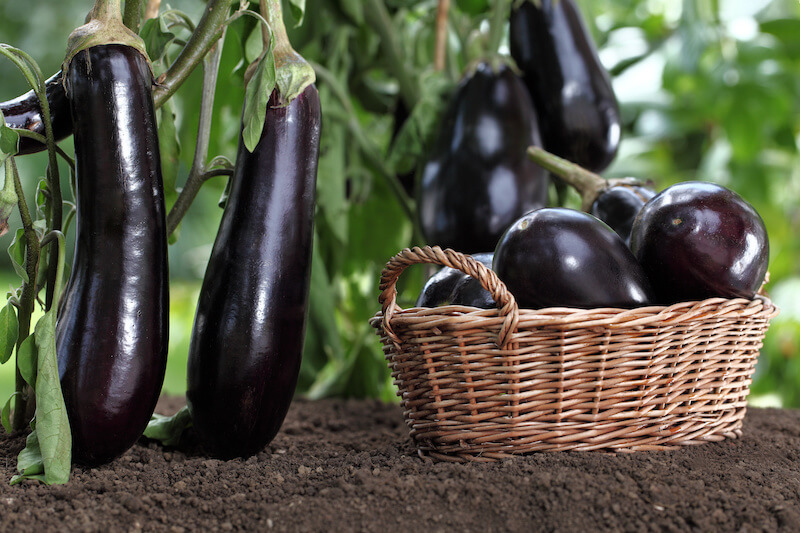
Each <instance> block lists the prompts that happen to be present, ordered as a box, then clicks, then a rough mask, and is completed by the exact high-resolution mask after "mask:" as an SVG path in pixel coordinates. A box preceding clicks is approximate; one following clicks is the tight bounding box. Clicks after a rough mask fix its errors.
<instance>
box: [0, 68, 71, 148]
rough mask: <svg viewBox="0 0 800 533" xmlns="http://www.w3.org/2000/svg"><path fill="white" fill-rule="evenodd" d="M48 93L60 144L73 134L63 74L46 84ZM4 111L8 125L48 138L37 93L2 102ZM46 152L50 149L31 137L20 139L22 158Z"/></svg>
mask: <svg viewBox="0 0 800 533" xmlns="http://www.w3.org/2000/svg"><path fill="white" fill-rule="evenodd" d="M45 94H46V95H47V102H48V104H50V119H51V120H52V121H53V136H54V137H55V140H56V142H58V141H60V140H62V139H64V138H65V137H69V136H70V135H71V134H72V114H71V113H70V109H69V101H68V100H67V94H66V91H65V89H64V84H63V75H62V73H61V71H58V72H57V73H56V74H54V75H53V76H51V77H50V78H48V79H47V81H46V82H45ZM0 111H2V112H3V116H4V117H5V121H6V126H8V127H10V128H20V129H25V130H29V131H32V132H34V133H38V134H40V135H45V128H44V119H43V118H42V108H41V106H40V105H39V99H38V98H37V97H36V94H35V93H34V92H33V91H28V92H27V93H25V94H23V95H22V96H19V97H17V98H14V99H13V100H8V101H6V102H0ZM46 149H47V146H46V145H44V144H42V143H40V142H38V141H34V140H33V139H29V138H28V137H20V138H19V155H26V154H33V153H36V152H41V151H42V150H46Z"/></svg>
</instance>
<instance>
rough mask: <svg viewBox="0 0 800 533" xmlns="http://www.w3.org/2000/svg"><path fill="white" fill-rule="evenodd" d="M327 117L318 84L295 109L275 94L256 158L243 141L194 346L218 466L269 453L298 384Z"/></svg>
mask: <svg viewBox="0 0 800 533" xmlns="http://www.w3.org/2000/svg"><path fill="white" fill-rule="evenodd" d="M320 113H321V111H320V103H319V95H318V93H317V89H316V88H315V87H314V86H313V85H310V86H309V87H308V88H306V89H305V91H304V92H303V93H301V94H300V96H298V97H297V98H296V99H294V100H292V101H291V102H290V103H289V104H288V105H287V106H281V105H280V103H279V100H278V98H277V93H273V94H272V96H271V98H270V100H269V103H268V104H267V116H266V121H265V123H264V131H263V133H262V136H261V139H260V141H259V143H258V145H257V146H256V148H255V150H254V151H253V153H250V152H248V151H247V149H246V148H245V146H244V143H243V142H242V140H241V138H240V139H239V152H238V156H237V158H236V167H235V169H234V174H233V177H232V178H231V179H232V182H231V191H230V196H229V198H228V203H227V205H226V207H225V212H224V214H223V216H222V222H221V224H220V227H219V231H218V233H217V238H216V241H215V242H214V247H213V249H212V252H211V258H210V260H209V263H208V267H207V269H206V274H205V279H204V280H203V286H202V289H201V291H200V301H199V302H198V305H197V313H196V315H195V322H194V328H193V331H192V338H191V344H190V347H189V364H188V389H187V394H186V396H187V400H188V404H189V408H190V410H191V413H192V418H193V421H194V427H195V429H196V430H197V433H198V435H199V437H200V440H201V442H202V444H203V446H204V447H205V448H206V449H207V451H209V452H210V453H211V454H213V455H215V456H217V457H221V458H230V457H237V456H238V457H246V456H249V455H252V454H255V453H257V452H258V451H260V450H261V449H262V448H264V446H266V445H267V444H268V443H269V442H270V441H271V440H272V438H273V437H274V436H275V434H276V433H277V432H278V429H279V428H280V426H281V424H282V423H283V419H284V417H285V416H286V412H287V410H288V409H289V404H290V403H291V401H292V396H293V394H294V389H295V386H296V385H297V377H298V374H299V371H300V360H301V356H302V351H303V337H304V334H305V324H306V316H307V302H308V289H309V281H310V274H311V244H312V237H313V224H314V199H315V187H316V177H317V160H318V156H319V139H320V123H321V114H320Z"/></svg>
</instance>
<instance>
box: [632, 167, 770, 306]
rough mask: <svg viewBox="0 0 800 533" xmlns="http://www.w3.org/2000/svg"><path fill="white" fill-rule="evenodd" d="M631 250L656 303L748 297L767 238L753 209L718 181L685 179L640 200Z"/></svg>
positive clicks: (763, 266)
mask: <svg viewBox="0 0 800 533" xmlns="http://www.w3.org/2000/svg"><path fill="white" fill-rule="evenodd" d="M631 249H632V250H633V253H634V254H635V255H636V258H637V259H638V260H639V263H640V264H641V265H642V267H643V268H644V270H645V272H646V273H647V275H648V277H649V278H650V281H651V283H652V284H653V288H654V289H655V291H656V294H657V296H658V300H659V302H660V303H664V304H671V303H675V302H682V301H694V300H703V299H705V298H714V297H720V298H752V297H753V296H755V294H756V292H757V291H758V289H759V287H761V284H762V283H763V281H764V277H765V276H766V274H767V266H768V263H769V238H768V237H767V228H766V227H765V226H764V221H763V220H762V219H761V216H760V215H759V214H758V212H757V211H756V210H755V209H754V208H753V206H751V205H750V204H749V203H747V202H746V201H745V200H744V199H743V198H742V197H741V196H739V195H738V194H736V193H735V192H733V191H731V190H730V189H726V188H725V187H722V186H721V185H717V184H714V183H706V182H700V181H687V182H684V183H678V184H676V185H673V186H671V187H668V188H666V189H664V190H663V191H661V192H660V193H658V194H657V195H656V196H655V197H653V198H652V199H651V200H650V201H649V202H647V203H646V204H645V206H644V207H643V208H642V210H641V211H640V212H639V215H638V216H637V217H636V220H635V221H634V223H633V230H632V232H631Z"/></svg>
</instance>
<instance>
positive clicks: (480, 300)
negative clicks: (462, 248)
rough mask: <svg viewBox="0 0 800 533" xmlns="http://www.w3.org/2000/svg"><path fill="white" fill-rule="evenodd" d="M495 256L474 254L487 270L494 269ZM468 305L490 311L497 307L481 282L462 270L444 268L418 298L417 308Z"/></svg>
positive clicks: (429, 282) (433, 276)
mask: <svg viewBox="0 0 800 533" xmlns="http://www.w3.org/2000/svg"><path fill="white" fill-rule="evenodd" d="M493 256H494V254H492V253H491V252H489V253H480V254H473V255H472V258H473V259H475V260H476V261H478V262H480V263H482V264H483V266H485V267H486V268H492V258H493ZM449 304H453V305H467V306H472V307H480V308H482V309H489V308H492V307H496V305H497V304H496V303H495V302H494V300H493V299H492V295H491V294H490V293H489V291H487V290H486V289H484V288H483V287H482V286H481V284H480V282H479V281H478V280H476V279H474V278H473V277H471V276H468V275H467V274H465V273H464V272H461V271H460V270H456V269H455V268H450V267H442V268H440V269H439V270H438V271H437V272H436V273H434V274H433V275H432V276H431V277H430V278H428V281H427V282H425V286H424V287H422V291H421V292H420V294H419V297H418V298H417V303H416V307H438V306H440V305H449Z"/></svg>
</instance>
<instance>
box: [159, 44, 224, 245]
mask: <svg viewBox="0 0 800 533" xmlns="http://www.w3.org/2000/svg"><path fill="white" fill-rule="evenodd" d="M224 39H225V32H224V31H223V34H222V35H221V36H220V39H219V40H218V41H217V44H216V45H214V47H213V48H212V49H211V52H210V53H209V55H207V56H206V58H205V59H204V60H203V94H202V96H201V99H200V119H199V124H198V127H197V144H196V145H195V150H194V160H193V161H192V168H191V170H190V171H189V177H188V178H186V184H185V185H184V186H183V190H181V193H180V194H179V195H178V198H177V199H176V200H175V205H173V206H172V209H170V211H169V213H168V214H167V235H172V233H173V232H174V231H175V230H176V229H177V227H178V224H180V222H181V220H182V219H183V217H184V216H185V215H186V212H187V211H188V210H189V207H190V206H191V205H192V202H193V201H194V199H195V197H196V196H197V193H198V192H199V191H200V187H202V186H203V183H205V180H207V179H208V176H206V160H207V159H208V144H209V140H210V138H211V119H212V117H213V114H214V94H215V93H216V89H217V76H218V75H219V62H220V59H221V57H222V45H223V41H224Z"/></svg>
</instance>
